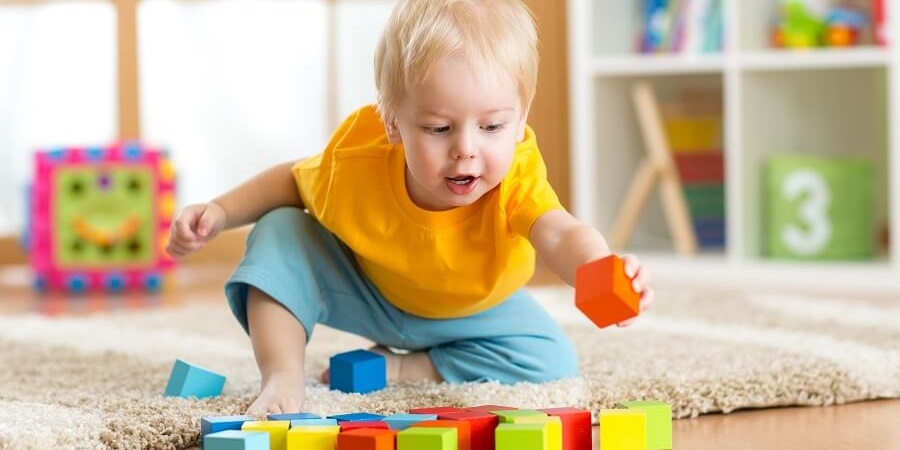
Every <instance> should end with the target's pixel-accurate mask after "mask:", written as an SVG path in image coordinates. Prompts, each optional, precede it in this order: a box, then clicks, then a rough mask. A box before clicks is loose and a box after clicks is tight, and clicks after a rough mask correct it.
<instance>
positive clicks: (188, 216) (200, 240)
mask: <svg viewBox="0 0 900 450" xmlns="http://www.w3.org/2000/svg"><path fill="white" fill-rule="evenodd" d="M225 219H226V217H225V210H224V209H222V207H221V206H219V205H218V204H216V203H215V202H209V203H201V204H197V205H190V206H186V207H185V208H184V209H182V210H180V211H178V213H176V214H175V217H174V218H173V219H172V226H171V227H170V229H169V245H167V246H166V251H167V252H169V254H170V255H172V256H173V257H175V258H181V257H184V256H187V255H189V254H191V253H193V252H195V251H197V250H200V249H201V248H203V247H204V246H205V245H206V243H207V242H209V241H211V240H212V239H213V238H214V237H216V235H218V234H219V232H221V231H222V230H223V229H224V228H225Z"/></svg>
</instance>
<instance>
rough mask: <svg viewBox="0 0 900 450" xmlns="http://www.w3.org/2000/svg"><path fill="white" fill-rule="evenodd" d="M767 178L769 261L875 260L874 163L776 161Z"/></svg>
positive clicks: (789, 158) (780, 157)
mask: <svg viewBox="0 0 900 450" xmlns="http://www.w3.org/2000/svg"><path fill="white" fill-rule="evenodd" d="M765 178H766V183H765V186H766V200H767V205H766V212H767V215H766V219H765V225H766V226H765V229H766V231H767V232H766V235H767V241H766V247H767V248H766V250H767V254H768V255H769V256H772V257H775V258H787V259H811V260H815V259H819V260H826V259H862V258H870V257H871V256H872V255H873V253H874V245H875V233H874V225H873V222H874V220H873V194H872V190H873V183H874V175H873V167H872V163H871V161H868V160H865V159H860V158H850V157H814V156H786V155H777V156H773V157H771V158H770V159H769V161H768V164H767V167H766V172H765Z"/></svg>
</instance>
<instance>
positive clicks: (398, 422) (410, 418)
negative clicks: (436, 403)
mask: <svg viewBox="0 0 900 450" xmlns="http://www.w3.org/2000/svg"><path fill="white" fill-rule="evenodd" d="M435 419H437V414H394V415H391V416H387V417H385V418H384V419H383V420H384V421H385V422H387V424H388V425H389V426H390V427H391V429H392V430H405V429H407V428H409V427H411V426H413V425H415V424H417V423H419V422H424V421H426V420H435Z"/></svg>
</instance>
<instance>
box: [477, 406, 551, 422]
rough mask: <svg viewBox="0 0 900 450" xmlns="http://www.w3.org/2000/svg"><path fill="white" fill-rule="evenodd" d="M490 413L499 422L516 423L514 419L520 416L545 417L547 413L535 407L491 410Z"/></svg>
mask: <svg viewBox="0 0 900 450" xmlns="http://www.w3.org/2000/svg"><path fill="white" fill-rule="evenodd" d="M491 414H493V415H495V416H497V418H498V419H499V422H500V423H516V419H518V418H520V417H533V416H539V417H546V416H547V414H546V413H543V412H540V411H538V410H535V409H510V410H504V411H491Z"/></svg>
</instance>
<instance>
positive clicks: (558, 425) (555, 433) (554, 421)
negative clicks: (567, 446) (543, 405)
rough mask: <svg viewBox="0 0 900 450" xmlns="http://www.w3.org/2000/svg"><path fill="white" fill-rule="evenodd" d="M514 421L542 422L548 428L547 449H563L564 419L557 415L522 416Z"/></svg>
mask: <svg viewBox="0 0 900 450" xmlns="http://www.w3.org/2000/svg"><path fill="white" fill-rule="evenodd" d="M513 423H542V424H545V429H546V430H547V431H546V433H547V448H546V450H562V420H561V419H560V418H559V417H557V416H522V417H516V418H515V419H514V420H513Z"/></svg>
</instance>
